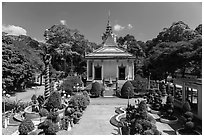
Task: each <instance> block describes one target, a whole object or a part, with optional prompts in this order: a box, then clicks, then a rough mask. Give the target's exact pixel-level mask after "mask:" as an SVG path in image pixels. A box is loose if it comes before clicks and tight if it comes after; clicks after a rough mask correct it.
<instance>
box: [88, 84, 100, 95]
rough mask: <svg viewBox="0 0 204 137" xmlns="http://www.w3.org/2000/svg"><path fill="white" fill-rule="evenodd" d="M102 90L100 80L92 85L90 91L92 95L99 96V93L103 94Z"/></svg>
mask: <svg viewBox="0 0 204 137" xmlns="http://www.w3.org/2000/svg"><path fill="white" fill-rule="evenodd" d="M101 91H102V87H101V84H100V83H98V82H94V83H92V87H91V90H90V93H91V95H92V96H95V97H99V95H100V94H101Z"/></svg>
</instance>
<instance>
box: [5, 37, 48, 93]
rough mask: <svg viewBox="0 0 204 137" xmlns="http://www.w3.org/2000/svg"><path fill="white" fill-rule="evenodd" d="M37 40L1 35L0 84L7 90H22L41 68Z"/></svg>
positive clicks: (41, 63)
mask: <svg viewBox="0 0 204 137" xmlns="http://www.w3.org/2000/svg"><path fill="white" fill-rule="evenodd" d="M40 52H41V51H40V49H39V48H38V42H37V41H34V40H32V39H31V38H30V37H28V36H23V35H20V36H12V35H5V34H3V35H2V84H3V85H4V86H5V89H4V90H6V91H7V92H13V91H14V92H16V91H22V90H24V89H25V87H26V86H28V85H29V84H30V83H32V79H33V76H34V74H35V73H36V72H41V71H42V70H43V66H44V64H43V62H42V59H41V56H40Z"/></svg>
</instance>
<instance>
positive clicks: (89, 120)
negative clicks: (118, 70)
mask: <svg viewBox="0 0 204 137" xmlns="http://www.w3.org/2000/svg"><path fill="white" fill-rule="evenodd" d="M130 103H132V104H134V100H133V99H130ZM126 105H127V99H119V98H92V99H91V103H90V105H89V106H88V107H87V109H86V110H85V112H84V114H83V116H82V119H81V120H80V121H79V124H77V125H74V127H73V128H72V129H71V131H65V130H63V131H59V132H58V133H57V134H58V135H66V134H69V135H118V128H117V127H115V126H112V125H111V124H110V119H111V117H112V116H114V115H116V113H115V108H116V107H120V106H126Z"/></svg>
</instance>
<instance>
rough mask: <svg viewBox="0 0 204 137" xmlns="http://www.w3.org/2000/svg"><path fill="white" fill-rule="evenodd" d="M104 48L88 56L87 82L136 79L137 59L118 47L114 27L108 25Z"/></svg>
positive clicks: (103, 37)
mask: <svg viewBox="0 0 204 137" xmlns="http://www.w3.org/2000/svg"><path fill="white" fill-rule="evenodd" d="M102 40H103V42H102V45H103V46H102V47H101V48H99V49H96V50H95V51H93V52H92V53H89V54H86V56H85V58H86V60H87V81H99V82H100V81H103V82H104V81H118V82H119V83H121V82H122V83H124V82H125V81H126V80H133V79H134V60H135V57H134V56H133V55H132V54H130V53H128V52H126V51H125V50H124V49H121V48H120V47H118V44H117V42H116V35H114V34H113V32H112V26H111V25H110V23H109V20H108V23H107V27H106V32H105V33H104V34H103V36H102Z"/></svg>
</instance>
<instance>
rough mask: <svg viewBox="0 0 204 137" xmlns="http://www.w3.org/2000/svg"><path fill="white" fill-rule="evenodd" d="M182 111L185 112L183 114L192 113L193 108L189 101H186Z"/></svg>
mask: <svg viewBox="0 0 204 137" xmlns="http://www.w3.org/2000/svg"><path fill="white" fill-rule="evenodd" d="M182 111H183V114H185V113H186V112H188V111H191V106H190V104H189V102H188V101H186V102H185V103H184V104H183V107H182Z"/></svg>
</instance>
